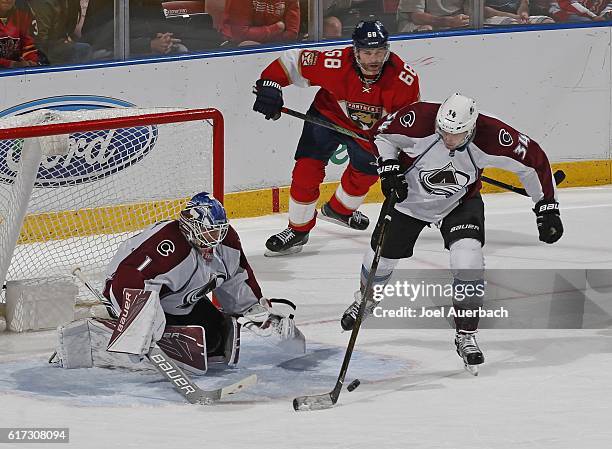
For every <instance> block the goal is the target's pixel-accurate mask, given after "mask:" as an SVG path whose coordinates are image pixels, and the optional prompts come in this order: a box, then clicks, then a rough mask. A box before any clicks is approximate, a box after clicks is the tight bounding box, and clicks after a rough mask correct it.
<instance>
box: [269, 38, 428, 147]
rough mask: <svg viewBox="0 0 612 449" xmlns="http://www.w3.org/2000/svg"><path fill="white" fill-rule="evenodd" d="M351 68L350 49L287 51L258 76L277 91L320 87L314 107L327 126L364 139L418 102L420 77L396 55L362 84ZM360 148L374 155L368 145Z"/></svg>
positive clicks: (353, 63)
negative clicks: (275, 85)
mask: <svg viewBox="0 0 612 449" xmlns="http://www.w3.org/2000/svg"><path fill="white" fill-rule="evenodd" d="M358 70H359V69H358V68H357V65H356V62H355V56H354V53H353V47H346V48H344V49H338V50H330V51H319V50H302V49H296V50H288V51H286V52H284V53H283V55H282V56H281V57H280V58H278V59H277V60H275V61H274V62H272V64H270V65H269V66H268V67H266V69H265V70H264V71H263V72H262V74H261V78H262V79H270V80H274V81H276V82H278V83H279V84H280V85H281V86H288V85H290V84H295V85H296V86H300V87H309V86H320V87H321V89H319V91H318V92H317V94H316V96H315V99H314V102H313V106H314V107H315V109H316V110H317V111H319V112H320V113H321V114H323V115H324V116H325V117H326V118H327V119H329V120H330V121H331V122H333V123H335V124H337V125H340V126H342V127H344V128H348V129H350V130H352V131H355V132H358V133H359V132H361V133H364V131H366V133H365V134H368V133H367V131H369V130H370V129H371V128H372V127H373V126H374V125H375V124H376V122H377V121H378V120H379V119H380V118H382V117H384V116H385V115H386V114H388V113H390V112H393V111H396V110H397V109H399V108H400V107H402V106H405V105H407V104H411V103H414V102H415V101H418V100H419V96H420V91H419V77H418V76H417V74H416V72H415V71H414V70H413V69H412V68H411V67H410V66H409V65H408V64H406V63H405V62H404V61H402V59H401V58H400V57H399V56H397V55H396V54H395V53H390V55H389V59H388V61H387V63H386V64H385V65H384V67H383V72H382V75H381V76H380V77H379V78H378V80H376V81H375V82H372V83H366V82H364V81H363V80H362V79H361V77H360V72H358ZM359 143H360V144H361V145H362V146H363V147H364V148H367V149H369V150H373V147H370V146H369V145H368V143H367V142H364V141H359Z"/></svg>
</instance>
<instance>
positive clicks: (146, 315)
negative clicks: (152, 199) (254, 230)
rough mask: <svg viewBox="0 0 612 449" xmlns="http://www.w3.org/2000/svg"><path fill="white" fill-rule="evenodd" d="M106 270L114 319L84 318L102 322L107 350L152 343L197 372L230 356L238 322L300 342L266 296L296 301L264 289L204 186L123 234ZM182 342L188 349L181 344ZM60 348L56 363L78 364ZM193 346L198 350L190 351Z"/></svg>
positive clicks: (139, 350)
mask: <svg viewBox="0 0 612 449" xmlns="http://www.w3.org/2000/svg"><path fill="white" fill-rule="evenodd" d="M107 273H108V278H107V281H106V286H105V289H104V293H103V294H104V296H105V297H106V298H107V299H108V300H109V302H110V304H112V306H110V307H109V309H110V310H109V314H110V315H111V316H113V317H114V318H116V320H115V321H111V320H108V321H103V322H102V323H100V321H98V322H96V323H93V324H92V323H91V322H89V323H88V326H89V327H88V332H89V334H91V326H97V327H98V328H100V327H103V326H105V327H106V328H107V329H105V330H106V331H107V333H108V332H109V331H110V333H109V334H108V337H109V338H107V341H106V343H107V348H105V349H107V352H109V353H115V354H116V353H124V354H131V355H136V356H140V357H141V358H142V357H143V356H144V355H146V354H147V353H148V351H149V349H150V348H151V347H152V346H153V345H154V344H156V343H157V344H158V346H160V347H161V348H162V349H164V350H165V351H166V352H167V353H168V355H169V356H171V357H172V358H174V359H175V360H176V361H177V362H179V364H181V366H183V367H184V368H185V369H187V370H188V371H190V372H192V373H198V374H202V373H204V372H205V371H206V368H207V365H208V363H210V362H211V361H212V362H219V361H221V362H224V363H226V364H229V365H233V364H235V363H236V362H237V360H238V350H239V341H240V338H239V333H240V327H241V325H242V326H244V327H247V328H248V329H250V330H252V331H253V332H255V333H257V334H258V335H260V336H273V337H275V338H277V339H278V340H279V342H283V341H289V340H291V341H294V342H296V343H297V346H300V347H303V345H304V339H303V335H302V334H301V332H300V331H299V330H298V329H297V328H296V327H295V324H294V322H293V316H292V315H289V316H285V314H284V313H281V312H279V311H278V310H276V308H275V307H273V306H272V304H273V303H274V302H282V303H284V304H286V305H287V304H288V305H290V306H292V307H293V308H295V306H293V304H292V303H291V302H290V301H287V300H274V299H270V300H268V299H266V298H264V297H263V295H262V292H261V289H260V287H259V284H258V283H257V280H256V279H255V275H254V273H253V270H252V269H251V267H250V265H249V263H248V261H247V259H246V256H245V254H244V252H243V250H242V245H241V242H240V238H239V237H238V234H237V232H236V231H235V230H234V229H233V228H232V226H231V225H230V224H229V223H228V220H227V217H226V213H225V210H224V208H223V206H222V205H221V203H220V202H219V201H217V200H216V199H215V198H213V197H212V196H211V195H209V194H208V193H205V192H204V193H199V194H197V195H195V196H194V197H193V198H192V199H191V200H190V201H189V202H188V203H187V205H186V207H185V208H184V209H183V210H182V211H181V213H180V216H179V218H178V220H169V221H161V222H158V223H156V224H154V225H152V226H151V227H149V228H147V229H145V230H144V231H142V232H141V233H139V234H138V235H136V236H134V237H132V238H130V239H128V240H127V241H125V242H124V243H123V244H122V245H121V246H120V248H119V250H118V251H117V253H116V254H115V256H114V257H113V259H112V261H111V262H110V264H109V266H108V268H107ZM211 294H214V297H215V299H216V301H217V302H218V304H219V306H220V307H219V308H218V307H215V305H213V303H212V302H211V298H209V296H210V295H211ZM281 307H282V306H281ZM99 330H100V329H96V332H97V331H99ZM97 333H98V334H99V332H97ZM111 333H112V335H111ZM64 334H65V335H69V334H74V332H64ZM60 339H61V337H60ZM90 339H91V338H90ZM187 346H188V347H190V349H189V350H187V351H185V350H182V349H181V348H185V347H187ZM294 347H295V346H294ZM64 352H70V354H69V356H64V357H62V348H60V351H58V353H59V355H60V359H62V365H63V366H66V365H72V366H66V367H75V366H74V365H77V366H78V365H79V363H80V362H79V361H78V360H76V361H73V360H74V358H73V360H68V359H70V358H71V356H72V355H73V354H74V353H75V351H74V350H72V349H71V348H68V349H66V348H64ZM194 353H199V354H201V355H202V357H200V358H199V359H197V358H194V357H193V354H194ZM102 358H105V357H102ZM131 359H132V360H133V359H134V357H131ZM202 359H203V360H202ZM89 362H90V361H89V360H88V361H87V362H86V363H85V365H87V363H89ZM104 363H105V364H107V365H108V364H109V363H107V361H106V360H105V361H104ZM93 364H94V365H95V361H94V362H93Z"/></svg>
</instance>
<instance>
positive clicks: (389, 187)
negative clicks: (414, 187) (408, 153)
mask: <svg viewBox="0 0 612 449" xmlns="http://www.w3.org/2000/svg"><path fill="white" fill-rule="evenodd" d="M377 172H378V176H380V184H381V187H382V192H383V195H385V198H389V197H390V196H391V195H392V194H394V195H395V198H396V200H397V202H398V203H401V202H402V201H404V200H405V199H406V198H407V197H408V182H407V181H406V177H405V176H404V173H403V172H402V169H401V166H400V163H399V161H398V160H397V159H387V160H386V161H383V160H382V158H378V169H377Z"/></svg>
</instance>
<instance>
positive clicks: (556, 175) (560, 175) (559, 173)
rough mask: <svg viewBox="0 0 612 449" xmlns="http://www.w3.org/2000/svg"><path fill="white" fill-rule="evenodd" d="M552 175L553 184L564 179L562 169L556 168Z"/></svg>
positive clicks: (559, 182)
mask: <svg viewBox="0 0 612 449" xmlns="http://www.w3.org/2000/svg"><path fill="white" fill-rule="evenodd" d="M553 177H554V178H555V184H557V185H559V184H561V183H562V182H563V181H564V180H565V172H564V171H563V170H557V171H556V172H555V173H554V174H553Z"/></svg>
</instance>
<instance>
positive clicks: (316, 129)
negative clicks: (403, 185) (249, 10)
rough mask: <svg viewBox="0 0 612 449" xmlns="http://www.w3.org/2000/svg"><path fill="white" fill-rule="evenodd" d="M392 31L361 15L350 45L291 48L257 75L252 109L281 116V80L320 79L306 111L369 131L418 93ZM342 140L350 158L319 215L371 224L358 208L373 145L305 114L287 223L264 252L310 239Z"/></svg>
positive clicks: (370, 175) (370, 177)
mask: <svg viewBox="0 0 612 449" xmlns="http://www.w3.org/2000/svg"><path fill="white" fill-rule="evenodd" d="M388 38H389V34H388V32H387V30H386V29H385V27H384V26H383V25H382V23H380V22H379V21H369V22H360V23H359V24H358V25H357V27H356V28H355V31H354V33H353V45H352V46H350V47H346V48H343V49H338V50H330V51H318V50H302V49H296V50H289V51H286V52H285V53H284V54H283V55H282V56H281V57H280V58H278V59H277V60H275V61H274V62H273V63H272V64H270V65H269V66H268V67H267V68H266V69H265V70H264V71H263V72H262V74H261V77H260V79H259V80H257V82H256V85H255V93H256V95H257V99H256V101H255V104H254V106H253V109H254V110H255V111H257V112H260V113H262V114H264V115H265V117H266V119H272V120H277V119H278V118H279V117H280V115H281V109H282V107H283V96H282V91H281V88H282V87H285V86H289V85H290V84H294V85H296V86H300V87H308V86H320V87H321V89H319V91H318V92H317V94H316V96H315V99H314V101H313V103H312V105H311V107H310V110H309V111H308V113H309V114H310V115H312V116H313V117H316V118H320V119H323V120H326V121H330V122H332V123H335V124H337V125H340V126H342V127H344V128H348V129H350V130H352V131H355V132H357V133H364V134H367V133H368V132H369V130H370V129H371V128H372V127H373V126H374V124H375V123H376V122H377V121H378V120H379V119H380V118H382V117H384V116H385V114H387V113H390V112H393V111H395V110H397V109H399V107H401V106H403V105H405V104H409V103H413V102H415V101H418V99H419V79H418V76H417V74H416V73H415V72H414V70H412V68H411V67H410V66H409V65H408V64H406V63H404V61H402V60H401V58H400V57H399V56H397V55H396V54H395V53H392V52H390V51H389V42H388ZM342 144H344V145H346V147H347V149H348V155H349V164H348V166H347V168H346V169H345V171H344V173H343V175H342V179H341V182H340V185H339V186H338V188H337V190H336V192H335V193H334V195H333V196H332V198H331V199H330V200H329V201H328V202H327V203H325V204H324V205H323V207H322V208H321V216H322V218H323V219H325V220H328V221H332V222H335V223H337V224H341V225H343V226H348V227H350V228H353V229H358V230H364V229H366V228H367V227H368V225H369V219H368V218H367V217H366V216H365V215H363V214H362V213H360V212H359V211H358V210H357V209H358V208H359V206H360V205H361V203H362V202H363V200H364V198H365V196H366V194H367V192H368V190H369V188H370V186H371V185H372V184H374V183H375V182H376V181H377V179H378V176H377V174H376V158H375V148H374V146H373V145H372V144H371V143H370V142H367V141H360V140H355V139H352V138H350V137H347V136H345V135H342V134H339V133H337V132H335V131H331V130H329V129H327V128H323V127H321V126H318V125H314V124H312V123H309V122H306V123H304V129H303V131H302V136H301V137H300V141H299V143H298V147H297V151H296V153H295V161H296V162H295V166H294V169H293V173H292V180H291V190H290V198H289V226H288V227H287V229H285V230H284V231H282V232H280V233H278V234H275V235H273V236H271V237H270V238H269V239H268V241H267V242H266V247H267V250H268V251H267V252H266V255H268V256H275V255H285V254H292V253H297V252H299V251H301V250H302V247H303V245H304V244H306V243H307V242H308V235H309V232H310V230H311V229H312V228H313V227H314V225H315V220H316V215H317V211H316V205H317V200H318V199H319V185H320V184H321V182H323V178H324V177H325V166H326V165H327V163H328V161H329V159H330V157H331V156H332V154H333V152H334V151H335V150H336V149H337V148H338V146H339V145H342Z"/></svg>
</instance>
